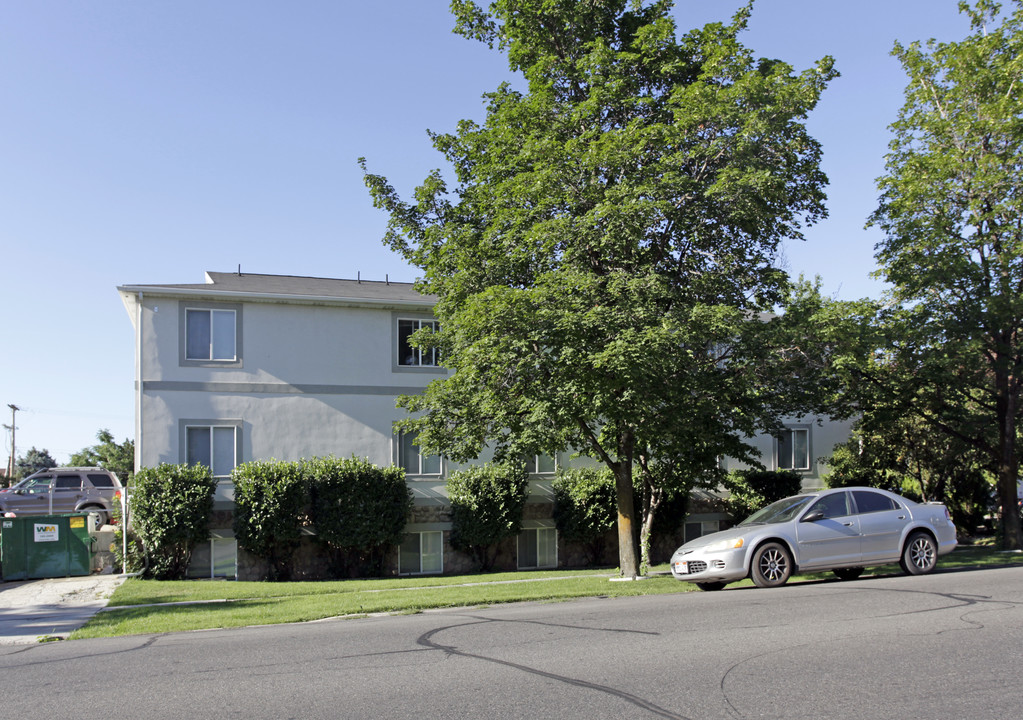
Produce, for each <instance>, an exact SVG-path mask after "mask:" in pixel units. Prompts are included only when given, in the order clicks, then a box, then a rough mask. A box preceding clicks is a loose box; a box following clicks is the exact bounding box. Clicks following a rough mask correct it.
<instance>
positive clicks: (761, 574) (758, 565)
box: [749, 542, 792, 588]
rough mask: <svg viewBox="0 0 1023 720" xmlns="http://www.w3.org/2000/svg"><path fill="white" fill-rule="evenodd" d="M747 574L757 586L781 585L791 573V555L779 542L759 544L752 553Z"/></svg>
mask: <svg viewBox="0 0 1023 720" xmlns="http://www.w3.org/2000/svg"><path fill="white" fill-rule="evenodd" d="M749 574H750V578H752V580H753V584H754V585H756V586H757V587H762V588H770V587H781V586H782V585H784V584H785V583H787V582H788V580H789V577H791V575H792V555H791V554H789V551H788V549H787V548H786V547H785V546H784V545H782V544H781V543H776V542H772V543H767V544H766V545H761V546H760V547H758V548H757V551H756V552H755V553H753V562H752V563H751V564H750V573H749Z"/></svg>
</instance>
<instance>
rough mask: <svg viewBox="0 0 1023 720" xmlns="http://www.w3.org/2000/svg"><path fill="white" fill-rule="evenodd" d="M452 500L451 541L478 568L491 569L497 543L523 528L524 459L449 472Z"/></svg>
mask: <svg viewBox="0 0 1023 720" xmlns="http://www.w3.org/2000/svg"><path fill="white" fill-rule="evenodd" d="M447 490H448V499H449V500H450V501H451V523H452V530H451V544H452V546H453V547H454V548H455V549H456V550H460V551H462V552H465V553H467V554H469V555H471V556H472V557H473V559H474V560H475V561H476V563H477V565H478V567H479V569H480V570H490V569H491V568H492V567H493V566H494V561H495V560H496V559H497V552H498V544H499V543H500V542H501V541H502V540H504V539H505V538H509V537H513V536H515V535H517V534H518V533H519V530H520V529H521V528H522V511H523V509H524V508H525V505H526V498H527V497H528V495H529V475H528V473H527V472H526V466H525V464H524V463H504V464H487V465H482V466H478V467H471V468H468V469H466V470H460V471H458V472H454V473H452V474H451V475H450V476H449V477H448V482H447Z"/></svg>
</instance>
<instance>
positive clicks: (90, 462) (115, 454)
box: [68, 429, 135, 485]
mask: <svg viewBox="0 0 1023 720" xmlns="http://www.w3.org/2000/svg"><path fill="white" fill-rule="evenodd" d="M96 439H97V440H99V443H98V444H96V445H93V446H91V447H87V448H83V449H82V450H79V451H78V452H76V453H75V454H74V455H72V456H71V460H70V461H68V464H69V465H74V466H78V467H101V468H106V469H107V470H110V471H111V472H113V473H114V474H115V475H117V477H118V478H120V480H121V482H122V483H123V484H125V485H127V484H129V483H130V482H131V478H132V476H133V475H134V474H135V441H134V440H129V439H127V438H125V440H124V442H122V443H120V444H118V443H116V442H114V436H113V435H112V434H111V433H110V431H109V430H107V429H102V430H100V431H99V432H98V433H96Z"/></svg>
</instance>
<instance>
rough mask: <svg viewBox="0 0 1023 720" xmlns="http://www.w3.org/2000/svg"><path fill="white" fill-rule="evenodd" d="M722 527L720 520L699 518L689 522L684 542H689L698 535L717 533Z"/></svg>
mask: <svg viewBox="0 0 1023 720" xmlns="http://www.w3.org/2000/svg"><path fill="white" fill-rule="evenodd" d="M720 529H721V523H720V521H718V520H697V521H692V522H687V523H686V526H685V536H684V539H683V542H689V541H690V540H695V539H696V538H698V537H703V536H704V535H709V534H711V533H716V532H717V531H718V530H720Z"/></svg>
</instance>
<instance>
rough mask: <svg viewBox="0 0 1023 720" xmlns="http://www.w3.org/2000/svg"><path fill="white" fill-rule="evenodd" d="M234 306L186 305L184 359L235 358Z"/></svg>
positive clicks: (217, 360) (221, 360)
mask: <svg viewBox="0 0 1023 720" xmlns="http://www.w3.org/2000/svg"><path fill="white" fill-rule="evenodd" d="M239 315H240V310H239V309H235V308H230V309H226V308H225V309H220V308H187V309H185V311H184V325H185V331H184V348H185V352H184V357H183V358H182V359H183V360H184V361H187V362H215V363H233V362H237V361H238V355H239V352H238V345H239V341H238V318H239Z"/></svg>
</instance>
